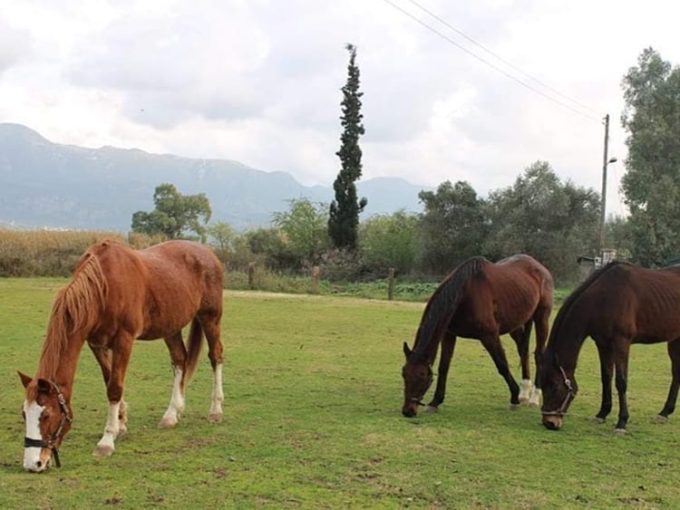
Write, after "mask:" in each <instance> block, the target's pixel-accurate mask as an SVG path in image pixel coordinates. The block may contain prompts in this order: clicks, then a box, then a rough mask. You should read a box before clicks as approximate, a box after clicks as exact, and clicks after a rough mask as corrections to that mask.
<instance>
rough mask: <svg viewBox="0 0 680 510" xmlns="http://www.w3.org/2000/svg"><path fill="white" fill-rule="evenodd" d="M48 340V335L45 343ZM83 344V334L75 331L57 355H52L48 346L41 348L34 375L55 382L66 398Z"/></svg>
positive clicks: (70, 390)
mask: <svg viewBox="0 0 680 510" xmlns="http://www.w3.org/2000/svg"><path fill="white" fill-rule="evenodd" d="M49 341H50V337H49V335H48V337H47V339H46V340H45V343H47V342H49ZM84 344H85V334H84V333H82V332H80V334H79V332H76V333H74V334H72V335H69V337H68V340H67V342H66V343H65V345H63V346H61V349H60V351H59V355H58V357H56V356H54V355H53V354H52V353H51V352H50V349H48V348H44V349H43V354H42V355H41V357H40V363H39V364H38V373H37V376H36V377H41V378H44V379H48V380H50V381H52V382H54V383H55V384H57V385H58V386H59V388H60V389H61V391H62V393H63V394H64V396H65V397H66V399H67V400H68V399H70V398H71V393H72V390H73V380H74V378H75V373H76V367H77V365H78V358H79V357H80V352H81V351H82V349H83V345H84Z"/></svg>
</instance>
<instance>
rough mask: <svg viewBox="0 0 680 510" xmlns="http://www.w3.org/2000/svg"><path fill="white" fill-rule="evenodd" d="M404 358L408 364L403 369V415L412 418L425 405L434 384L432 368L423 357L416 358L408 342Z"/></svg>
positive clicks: (405, 346) (405, 345)
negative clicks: (427, 394)
mask: <svg viewBox="0 0 680 510" xmlns="http://www.w3.org/2000/svg"><path fill="white" fill-rule="evenodd" d="M404 356H405V357H406V363H405V364H404V367H403V368H402V369H401V375H402V377H403V378H404V407H403V408H402V410H401V413H402V414H403V415H404V416H406V417H407V418H412V417H414V416H415V415H416V414H418V406H419V405H423V403H422V399H423V397H424V396H425V393H426V392H427V390H428V389H429V387H430V385H431V384H432V367H431V366H430V364H429V363H428V362H427V361H426V360H425V359H423V357H420V356H415V355H414V354H413V353H412V351H411V349H409V347H408V345H407V344H406V342H404Z"/></svg>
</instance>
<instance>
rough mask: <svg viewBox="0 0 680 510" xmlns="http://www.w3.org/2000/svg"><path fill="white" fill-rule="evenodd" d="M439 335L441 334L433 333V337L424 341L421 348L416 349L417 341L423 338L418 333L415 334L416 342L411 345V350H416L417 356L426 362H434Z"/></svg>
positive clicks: (429, 363)
mask: <svg viewBox="0 0 680 510" xmlns="http://www.w3.org/2000/svg"><path fill="white" fill-rule="evenodd" d="M440 336H441V335H434V338H432V339H428V340H427V341H425V345H424V347H423V348H422V349H418V343H419V342H420V341H424V338H423V337H421V336H420V335H417V336H416V343H415V344H414V346H413V350H414V351H415V352H418V358H419V359H421V360H423V361H425V362H427V364H428V365H432V363H434V359H435V358H436V357H437V349H438V348H439V341H440Z"/></svg>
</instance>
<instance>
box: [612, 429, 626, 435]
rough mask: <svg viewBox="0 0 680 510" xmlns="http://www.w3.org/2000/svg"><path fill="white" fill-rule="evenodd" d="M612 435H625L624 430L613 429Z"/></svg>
mask: <svg viewBox="0 0 680 510" xmlns="http://www.w3.org/2000/svg"><path fill="white" fill-rule="evenodd" d="M614 435H617V436H625V435H626V429H614Z"/></svg>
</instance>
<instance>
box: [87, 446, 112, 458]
mask: <svg viewBox="0 0 680 510" xmlns="http://www.w3.org/2000/svg"><path fill="white" fill-rule="evenodd" d="M92 455H94V456H95V457H110V456H111V455H113V446H110V445H97V447H96V448H95V449H94V451H93V452H92Z"/></svg>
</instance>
